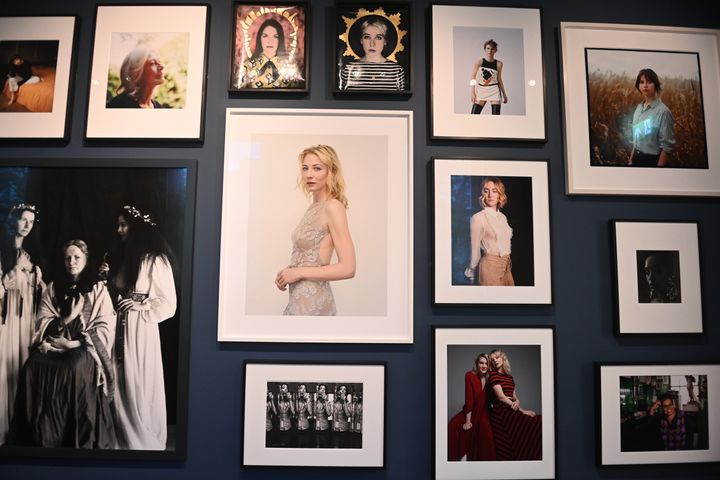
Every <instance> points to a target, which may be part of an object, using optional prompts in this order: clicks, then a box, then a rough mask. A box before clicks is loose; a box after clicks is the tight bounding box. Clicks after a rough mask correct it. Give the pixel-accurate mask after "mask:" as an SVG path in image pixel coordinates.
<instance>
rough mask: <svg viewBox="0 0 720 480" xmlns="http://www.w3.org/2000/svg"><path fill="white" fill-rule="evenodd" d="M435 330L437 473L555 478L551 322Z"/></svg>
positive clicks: (446, 479) (445, 476)
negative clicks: (527, 326) (538, 325)
mask: <svg viewBox="0 0 720 480" xmlns="http://www.w3.org/2000/svg"><path fill="white" fill-rule="evenodd" d="M433 333H434V342H435V347H434V348H435V372H434V374H435V377H434V378H435V403H434V408H435V413H434V415H435V416H434V432H435V447H434V455H435V478H438V479H441V480H450V479H452V480H456V479H463V480H471V479H472V480H478V479H511V478H543V479H547V478H555V441H554V435H555V433H554V432H555V415H554V413H555V407H554V386H553V378H554V373H553V369H554V366H553V335H554V334H553V329H552V328H548V327H539V328H484V327H483V328H477V327H471V328H468V327H441V326H434V327H433Z"/></svg>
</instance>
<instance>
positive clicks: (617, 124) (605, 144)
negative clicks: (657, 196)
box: [585, 48, 708, 168]
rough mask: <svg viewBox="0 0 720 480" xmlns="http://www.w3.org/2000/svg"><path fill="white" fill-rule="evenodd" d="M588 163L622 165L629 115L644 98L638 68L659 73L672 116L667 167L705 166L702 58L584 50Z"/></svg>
mask: <svg viewBox="0 0 720 480" xmlns="http://www.w3.org/2000/svg"><path fill="white" fill-rule="evenodd" d="M585 62H586V71H587V77H588V78H587V93H588V116H589V118H588V122H589V132H590V165H593V166H626V165H627V161H628V156H629V155H630V151H631V150H632V146H633V145H632V119H633V114H634V113H635V109H636V108H637V106H638V104H640V102H642V100H643V97H642V95H641V94H640V92H638V91H637V89H636V88H635V80H636V79H637V75H638V73H639V72H640V70H642V69H644V68H650V69H652V70H653V71H654V72H655V73H657V75H658V79H659V80H660V87H661V91H660V92H659V95H658V96H659V98H660V99H661V100H662V102H663V103H664V104H665V105H666V106H667V107H668V108H669V109H670V112H672V115H673V119H674V134H675V146H674V148H673V151H672V152H671V153H670V162H669V166H672V167H681V168H708V157H707V141H706V137H705V117H704V110H703V99H702V85H701V81H700V61H699V57H698V54H697V53H683V52H657V51H643V50H615V49H594V48H587V49H585Z"/></svg>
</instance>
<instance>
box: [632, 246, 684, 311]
mask: <svg viewBox="0 0 720 480" xmlns="http://www.w3.org/2000/svg"><path fill="white" fill-rule="evenodd" d="M648 257H654V260H653V263H654V265H653V268H654V275H655V278H656V280H655V281H659V282H662V283H667V282H670V283H669V284H667V285H666V287H667V288H672V290H673V295H672V299H668V301H667V302H663V303H680V302H681V298H682V291H681V290H680V252H678V251H677V250H638V251H637V281H638V302H640V303H650V302H651V298H650V285H648V281H647V276H646V271H645V262H646V261H647V259H648ZM667 288H663V289H662V290H663V291H661V292H659V294H660V295H663V296H664V295H666V290H667ZM675 293H676V294H677V295H675Z"/></svg>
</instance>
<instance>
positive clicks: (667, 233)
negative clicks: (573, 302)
mask: <svg viewBox="0 0 720 480" xmlns="http://www.w3.org/2000/svg"><path fill="white" fill-rule="evenodd" d="M610 235H611V237H610V241H611V244H612V250H613V264H614V273H615V300H616V304H615V305H616V307H615V319H616V323H615V331H616V333H617V334H619V335H623V334H641V333H645V334H657V333H666V334H678V333H703V315H702V287H701V279H700V265H701V262H700V243H699V240H698V224H697V222H653V221H630V220H610ZM670 255H672V258H671V257H670ZM650 257H653V258H654V260H655V262H654V263H656V264H657V266H658V267H662V268H661V269H660V270H659V271H660V272H661V278H659V279H658V280H657V281H658V282H660V281H662V282H663V283H664V284H665V285H664V286H663V287H661V288H657V290H662V291H660V292H658V293H651V290H650V285H649V282H650V281H649V280H645V281H644V279H642V278H641V270H642V269H643V268H645V267H646V264H645V262H647V261H648V259H649V258H650ZM641 262H642V265H641ZM671 264H672V265H671ZM668 270H670V271H671V272H672V273H668ZM646 283H648V285H646ZM645 289H647V291H645ZM653 290H654V289H653Z"/></svg>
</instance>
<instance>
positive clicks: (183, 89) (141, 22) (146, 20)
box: [85, 5, 210, 141]
mask: <svg viewBox="0 0 720 480" xmlns="http://www.w3.org/2000/svg"><path fill="white" fill-rule="evenodd" d="M209 22H210V7H209V6H208V5H142V6H141V5H133V6H125V5H98V7H97V11H96V16H95V29H94V43H93V50H92V51H93V54H92V68H91V72H90V78H89V85H90V86H89V98H88V116H87V122H86V128H85V138H86V139H88V140H103V139H123V138H127V139H129V138H132V139H142V140H181V139H182V140H198V141H199V140H202V139H203V116H204V96H205V72H206V62H207V56H206V50H207V36H208V32H209V31H210V30H209ZM133 45H140V46H141V47H144V48H147V49H150V52H151V54H152V53H153V52H154V53H157V55H158V57H159V58H158V60H159V63H160V64H161V65H164V68H163V72H164V73H163V74H162V76H163V80H164V81H163V82H162V83H165V84H169V83H172V84H173V85H175V88H174V89H168V91H167V92H166V98H165V99H164V101H165V103H164V104H160V101H157V100H156V98H160V97H159V96H158V91H157V90H155V93H153V95H154V96H153V97H151V100H152V101H153V102H156V103H157V105H156V106H155V107H154V108H139V107H138V101H137V100H136V99H134V98H133V97H132V93H131V92H129V91H128V89H125V86H123V89H125V91H120V89H116V90H115V92H114V95H115V96H114V97H112V98H108V97H110V96H111V95H113V94H112V93H111V92H110V87H109V85H110V77H111V76H112V77H113V82H115V83H117V82H122V80H121V79H120V76H121V74H120V69H121V65H122V64H123V63H124V61H125V59H135V57H137V58H138V59H140V56H137V55H133V56H132V57H130V56H129V55H131V54H133V53H135V52H139V51H138V49H137V48H135V46H133ZM139 53H141V52H139ZM173 55H174V56H173ZM143 58H150V57H147V55H146V56H145V57H143ZM146 61H147V60H146ZM115 69H117V71H115ZM111 70H112V71H111ZM171 70H172V71H171ZM171 74H172V75H173V76H172V77H171V76H170V75H171ZM136 75H139V74H135V73H133V74H132V75H130V74H128V75H126V77H125V78H126V79H127V82H128V83H127V86H128V87H133V86H135V85H137V82H138V81H139V80H133V78H136ZM162 83H160V85H161V84H162ZM155 88H156V89H157V86H156V87H155ZM161 93H162V92H161ZM161 100H163V99H162V98H161ZM113 102H114V103H113ZM111 103H113V104H114V105H116V106H117V108H109V107H108V106H107V105H110V104H111ZM171 103H173V104H175V105H177V106H176V107H171V108H163V107H164V106H166V105H168V104H171Z"/></svg>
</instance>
